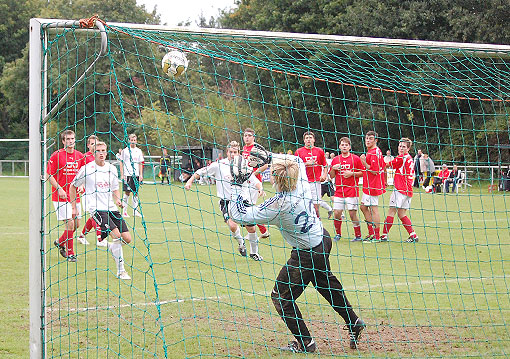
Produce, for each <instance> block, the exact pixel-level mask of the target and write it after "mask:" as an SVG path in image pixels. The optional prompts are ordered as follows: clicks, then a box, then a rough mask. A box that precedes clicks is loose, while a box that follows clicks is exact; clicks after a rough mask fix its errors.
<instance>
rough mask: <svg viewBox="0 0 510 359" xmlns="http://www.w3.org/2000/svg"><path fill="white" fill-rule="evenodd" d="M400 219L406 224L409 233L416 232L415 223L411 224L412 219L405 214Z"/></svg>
mask: <svg viewBox="0 0 510 359" xmlns="http://www.w3.org/2000/svg"><path fill="white" fill-rule="evenodd" d="M400 221H401V222H402V224H403V225H404V228H405V229H406V231H407V233H409V234H412V233H413V232H414V230H413V225H412V224H411V220H410V219H409V217H407V216H404V217H402V218H400Z"/></svg>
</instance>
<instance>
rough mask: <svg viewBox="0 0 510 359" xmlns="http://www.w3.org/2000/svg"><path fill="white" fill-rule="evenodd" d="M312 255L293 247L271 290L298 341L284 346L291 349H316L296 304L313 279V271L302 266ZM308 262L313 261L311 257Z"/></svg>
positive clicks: (277, 305) (285, 320)
mask: <svg viewBox="0 0 510 359" xmlns="http://www.w3.org/2000/svg"><path fill="white" fill-rule="evenodd" d="M307 256H308V257H310V258H311V255H310V251H308V253H307V251H301V252H300V253H298V251H297V250H295V249H293V250H292V252H291V255H290V258H289V260H288V261H287V264H286V265H285V266H283V267H282V269H281V270H280V273H279V274H278V276H277V277H276V283H275V285H274V288H273V291H272V292H271V300H272V301H273V304H274V306H275V308H276V311H277V312H278V314H279V315H280V317H281V318H282V320H283V321H284V323H285V324H286V325H287V327H288V328H289V330H290V331H291V333H292V334H293V335H294V337H295V338H296V340H297V342H295V343H289V346H288V347H285V348H282V349H284V350H290V351H310V352H313V351H315V343H314V341H313V339H312V337H311V335H310V332H309V331H308V328H307V326H306V324H305V321H304V320H303V316H302V314H301V311H300V310H299V307H298V306H297V304H296V299H297V298H298V297H299V296H300V295H301V294H302V293H303V291H304V289H305V288H306V286H307V285H308V283H309V282H310V280H311V275H312V274H313V272H312V271H310V270H307V269H304V268H303V267H302V261H306V260H307V259H306V257H307ZM310 258H309V259H308V262H311V259H310Z"/></svg>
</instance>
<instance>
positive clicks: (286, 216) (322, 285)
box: [229, 158, 365, 352]
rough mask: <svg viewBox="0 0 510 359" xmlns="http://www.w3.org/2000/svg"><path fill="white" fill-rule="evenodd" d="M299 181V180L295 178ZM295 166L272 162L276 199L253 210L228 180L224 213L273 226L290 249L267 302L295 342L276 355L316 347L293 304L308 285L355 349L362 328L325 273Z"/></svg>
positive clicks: (324, 235)
mask: <svg viewBox="0 0 510 359" xmlns="http://www.w3.org/2000/svg"><path fill="white" fill-rule="evenodd" d="M300 177H301V178H300ZM306 178H307V176H306V170H305V173H301V174H300V165H299V163H298V162H297V161H293V160H291V159H284V160H279V159H274V158H273V163H272V165H271V183H273V186H274V188H275V190H276V195H275V196H274V197H272V198H270V199H268V200H267V201H265V202H264V203H262V204H261V205H259V206H252V207H247V206H246V204H245V200H244V198H243V196H242V190H241V188H240V187H239V185H240V183H242V181H243V179H244V178H236V177H234V178H233V179H232V184H233V186H232V187H233V189H232V199H231V201H230V204H229V213H230V216H231V218H232V219H234V220H235V221H236V222H238V223H269V224H272V225H276V226H278V228H279V229H280V232H281V234H282V236H283V238H284V239H285V240H286V241H287V242H288V243H289V244H290V245H291V246H292V247H293V249H292V252H291V255H290V259H289V260H288V261H287V264H286V265H284V266H283V268H282V269H281V270H280V273H279V274H278V277H277V278H276V284H275V286H274V288H273V291H272V292H271V298H272V301H273V303H274V305H275V307H276V310H277V311H278V313H279V314H280V316H281V317H282V319H283V321H284V322H285V324H286V325H287V327H288V328H289V329H290V331H291V332H292V334H293V335H294V337H295V338H296V341H292V342H290V343H289V345H288V346H286V347H283V348H281V349H282V350H286V351H292V352H314V351H315V350H316V344H315V342H314V340H313V339H312V337H311V335H310V332H309V331H308V328H307V326H306V324H305V321H304V320H303V318H302V315H301V312H300V311H299V308H298V306H297V304H296V300H297V298H298V297H299V296H300V295H301V293H303V291H304V290H305V288H306V286H307V285H308V283H310V282H312V284H313V285H314V287H315V288H316V289H317V291H318V292H319V293H320V294H321V295H322V296H323V297H324V298H325V299H326V300H327V301H328V302H329V303H330V304H331V306H332V307H333V308H334V310H335V311H336V312H337V313H338V314H339V315H340V316H342V318H343V319H344V321H345V323H346V329H347V330H348V331H349V336H350V346H351V348H353V349H355V348H357V344H358V339H359V335H360V333H361V331H362V330H363V329H364V328H365V323H363V321H362V320H361V318H358V316H357V315H356V313H355V312H354V310H353V309H352V306H351V305H350V303H349V301H348V300H347V297H346V296H345V292H344V290H343V288H342V284H341V283H340V281H339V280H338V279H337V278H336V277H335V275H334V274H333V273H332V272H331V269H330V263H329V253H330V251H331V245H332V244H331V243H332V242H331V237H330V235H329V233H328V231H327V230H325V229H324V228H323V226H322V223H321V221H320V220H319V218H318V217H317V215H316V212H315V208H314V205H313V200H312V198H311V196H310V188H309V186H306V187H308V189H307V190H306V187H305V186H302V185H301V183H302V182H303V179H306Z"/></svg>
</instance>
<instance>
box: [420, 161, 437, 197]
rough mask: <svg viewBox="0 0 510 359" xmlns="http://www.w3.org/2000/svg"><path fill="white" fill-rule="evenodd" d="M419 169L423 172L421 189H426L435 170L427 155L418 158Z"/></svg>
mask: <svg viewBox="0 0 510 359" xmlns="http://www.w3.org/2000/svg"><path fill="white" fill-rule="evenodd" d="M420 168H421V171H422V172H423V188H426V187H427V186H428V185H429V184H430V180H431V179H432V177H433V176H434V171H435V170H436V168H435V165H434V161H432V158H430V157H429V155H428V154H427V153H424V154H423V156H422V157H421V158H420Z"/></svg>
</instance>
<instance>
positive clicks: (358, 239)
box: [351, 237, 363, 242]
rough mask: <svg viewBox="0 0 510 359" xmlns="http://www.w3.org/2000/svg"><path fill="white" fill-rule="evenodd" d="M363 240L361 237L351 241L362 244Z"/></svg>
mask: <svg viewBox="0 0 510 359" xmlns="http://www.w3.org/2000/svg"><path fill="white" fill-rule="evenodd" d="M362 240H363V238H361V237H354V238H353V239H351V242H361V241H362Z"/></svg>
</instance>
